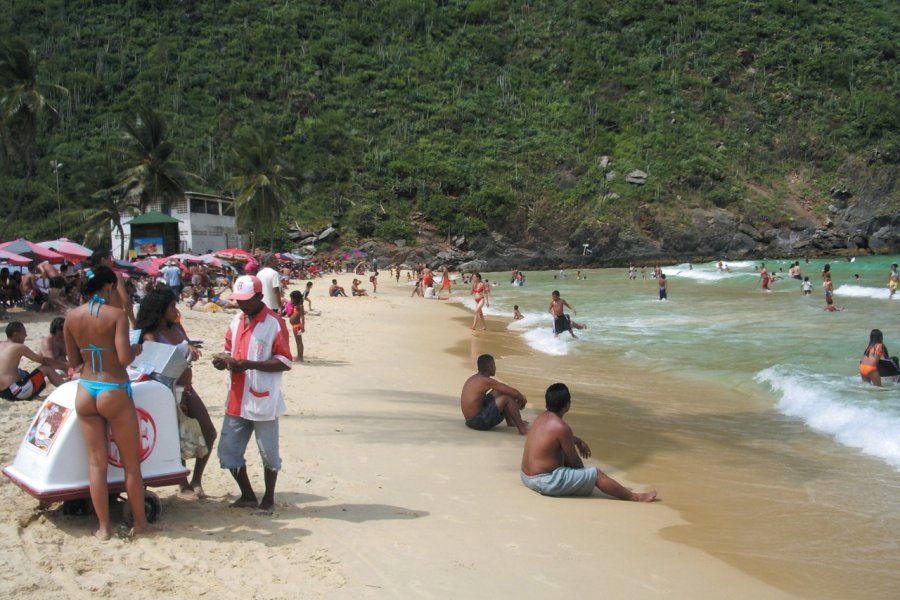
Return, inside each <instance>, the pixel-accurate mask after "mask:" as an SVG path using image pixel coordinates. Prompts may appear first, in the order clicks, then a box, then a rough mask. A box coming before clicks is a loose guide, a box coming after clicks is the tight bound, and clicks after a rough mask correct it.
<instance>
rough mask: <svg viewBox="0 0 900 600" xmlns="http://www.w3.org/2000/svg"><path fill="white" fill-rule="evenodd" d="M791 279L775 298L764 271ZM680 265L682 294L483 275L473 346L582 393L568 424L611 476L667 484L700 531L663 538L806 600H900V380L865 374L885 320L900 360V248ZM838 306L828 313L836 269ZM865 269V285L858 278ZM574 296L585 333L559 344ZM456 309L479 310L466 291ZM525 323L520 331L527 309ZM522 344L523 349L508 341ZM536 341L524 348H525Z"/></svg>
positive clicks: (609, 272) (623, 273)
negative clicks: (891, 290)
mask: <svg viewBox="0 0 900 600" xmlns="http://www.w3.org/2000/svg"><path fill="white" fill-rule="evenodd" d="M759 262H765V263H766V266H767V267H768V268H769V270H770V272H779V270H782V272H783V273H784V277H785V279H782V280H779V281H777V282H775V283H774V284H773V291H772V292H764V291H762V290H761V287H760V279H759V275H758V272H757V270H756V267H758V265H759ZM791 262H792V261H788V260H766V261H756V262H750V261H747V262H737V263H729V265H728V266H729V267H730V269H731V271H730V272H720V271H719V270H718V269H717V266H716V264H715V263H707V264H695V265H688V264H683V265H676V266H669V267H664V268H663V272H664V273H665V274H666V277H667V280H668V296H669V299H668V301H665V302H660V301H659V300H658V299H657V298H658V292H657V283H656V280H654V279H652V278H651V273H652V268H651V266H649V265H648V268H647V275H646V278H643V279H642V277H641V274H640V271H638V275H637V279H636V280H629V279H628V274H627V269H590V270H582V271H581V275H582V278H581V279H579V278H578V277H577V271H575V270H572V271H568V272H566V274H565V275H566V276H565V277H563V276H561V274H560V273H559V272H527V271H526V279H525V285H524V286H522V287H514V286H512V285H510V275H509V273H486V274H484V275H485V277H487V278H488V279H489V280H491V281H492V282H497V283H498V285H496V286H492V288H491V289H492V293H491V307H490V308H489V309H488V310H487V311H486V314H487V315H488V316H489V317H493V319H492V320H491V321H490V322H489V331H488V332H485V333H482V332H477V333H475V334H473V338H472V340H473V341H472V348H471V353H472V355H473V357H474V355H475V354H477V353H478V352H481V351H491V352H497V353H499V355H500V356H499V357H498V358H499V360H498V377H500V378H501V379H502V380H504V381H507V382H508V383H511V384H513V385H515V386H517V387H520V389H522V388H523V386H524V387H525V388H527V389H528V390H529V400H530V406H531V407H532V410H533V411H534V412H532V413H531V414H532V415H533V414H535V413H536V411H539V410H540V409H541V408H542V406H543V400H542V398H541V397H540V394H541V393H542V391H543V390H544V389H545V388H546V386H547V385H548V384H549V383H552V382H554V381H562V382H564V383H566V384H568V385H569V387H570V388H571V389H572V390H573V396H574V403H573V409H572V414H571V415H570V416H569V417H567V419H568V420H569V421H570V422H572V423H573V427H575V429H576V432H577V433H579V435H582V437H585V439H587V440H589V441H590V443H591V445H592V447H593V448H594V456H595V458H596V459H597V460H599V461H600V462H601V464H603V465H607V468H611V469H613V472H612V474H613V475H614V476H615V474H616V471H615V469H623V470H625V471H626V472H627V475H628V478H629V479H631V480H632V481H634V482H635V483H636V484H637V485H636V487H638V488H639V489H647V488H649V487H656V488H658V489H659V490H660V492H661V495H662V497H663V499H664V502H666V503H667V504H668V505H669V506H671V507H673V508H675V509H677V510H679V511H680V512H681V513H682V515H683V516H684V517H685V519H686V520H687V522H688V525H686V526H684V527H682V528H673V529H672V530H671V531H667V532H665V534H666V535H667V536H669V537H671V538H672V539H674V540H677V541H679V542H683V543H688V544H692V545H696V546H698V547H701V548H703V549H704V550H706V551H708V552H710V553H712V554H714V555H716V556H718V557H720V558H722V559H723V560H726V561H728V562H730V563H732V564H734V565H735V566H738V567H739V568H742V569H745V570H747V571H748V572H751V573H753V574H754V575H756V576H759V577H761V578H763V579H765V580H767V581H769V582H771V583H773V584H776V585H779V586H781V587H783V588H785V589H788V590H790V591H792V592H794V593H797V594H799V595H801V596H804V597H815V598H846V597H859V594H862V593H864V594H865V595H866V597H870V598H896V590H897V589H900V570H898V569H897V565H898V564H900V502H898V501H897V499H896V498H897V497H898V493H900V384H898V383H895V382H886V383H885V385H884V387H882V388H875V387H873V386H871V385H869V384H864V383H863V382H862V381H861V380H860V378H859V375H858V371H857V367H858V364H859V360H860V358H861V356H862V352H863V350H864V348H865V346H866V344H867V342H868V338H869V332H870V330H871V329H873V328H878V329H881V330H882V331H883V332H884V339H885V343H886V345H887V347H888V348H889V350H890V351H891V353H892V354H894V355H898V354H900V318H898V317H900V295H898V296H895V298H894V299H893V300H889V299H888V288H887V281H888V273H889V270H890V264H891V263H893V262H900V256H887V257H860V258H857V259H855V260H854V261H853V262H848V261H847V260H846V259H835V260H832V261H825V260H821V259H819V260H811V261H810V262H808V263H806V262H805V261H802V260H801V265H800V266H801V269H802V271H803V274H804V275H806V276H809V278H810V281H811V282H813V284H814V289H813V293H812V295H811V296H804V295H803V293H802V291H801V289H800V282H799V281H795V280H790V279H787V270H788V268H789V266H790V264H791ZM826 263H828V264H830V265H831V271H832V277H833V281H834V287H835V293H834V300H835V304H837V305H838V306H840V307H843V308H845V310H843V311H840V312H836V313H830V312H825V311H824V307H825V301H824V294H823V290H822V278H821V271H822V267H823V266H824V265H825V264H826ZM854 275H859V279H858V280H857V279H856V278H855V277H854ZM554 289H558V290H559V291H560V292H561V295H562V297H563V298H565V299H566V300H567V301H568V302H569V303H570V304H571V305H573V306H574V307H575V308H576V309H577V315H575V316H574V320H575V321H577V322H580V323H584V324H586V325H587V329H586V330H576V335H577V336H578V339H571V338H570V336H569V335H568V334H562V335H560V336H559V337H558V338H556V337H554V336H553V333H552V329H551V318H550V315H549V313H548V312H547V308H548V305H549V303H550V292H551V291H553V290H554ZM453 296H454V299H455V300H456V301H459V302H462V303H463V304H464V305H465V306H467V307H469V308H472V307H473V306H474V303H473V301H472V299H471V296H470V295H468V288H465V287H464V286H462V285H457V286H456V287H455V288H454V293H453ZM515 304H517V305H519V308H520V310H521V311H522V312H523V314H524V315H525V319H523V320H521V321H515V322H514V321H512V319H511V316H512V312H513V305H515ZM510 341H518V342H521V344H519V343H508V342H510ZM523 348H524V351H523Z"/></svg>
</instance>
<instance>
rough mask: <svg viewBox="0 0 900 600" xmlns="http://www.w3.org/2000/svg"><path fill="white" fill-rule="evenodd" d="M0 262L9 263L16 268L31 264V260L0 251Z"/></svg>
mask: <svg viewBox="0 0 900 600" xmlns="http://www.w3.org/2000/svg"><path fill="white" fill-rule="evenodd" d="M0 262H5V263H9V264H11V265H13V266H16V267H24V266H26V265H30V264H31V259H30V258H28V257H25V256H22V255H20V254H14V253H12V252H7V251H6V250H0Z"/></svg>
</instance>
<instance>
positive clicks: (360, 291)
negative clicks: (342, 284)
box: [350, 279, 369, 296]
mask: <svg viewBox="0 0 900 600" xmlns="http://www.w3.org/2000/svg"><path fill="white" fill-rule="evenodd" d="M360 284H362V281H360V280H359V279H354V280H353V283H352V284H351V285H350V291H351V292H352V293H353V295H354V296H368V295H369V293H368V292H367V291H366V290H364V289H362V288H361V287H359V286H360Z"/></svg>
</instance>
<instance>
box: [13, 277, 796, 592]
mask: <svg viewBox="0 0 900 600" xmlns="http://www.w3.org/2000/svg"><path fill="white" fill-rule="evenodd" d="M330 278H331V277H328V278H327V279H330ZM351 278H352V275H348V274H341V275H339V276H337V279H338V280H339V282H340V283H342V284H345V283H349V280H350V279H351ZM293 287H294V288H296V287H297V286H296V285H295V286H293ZM324 288H325V285H324V281H322V280H317V281H316V287H315V288H314V291H313V306H314V307H315V308H316V311H317V312H319V313H320V314H319V315H318V316H311V317H310V319H309V321H308V333H307V334H306V335H304V342H305V345H306V356H307V359H308V360H309V362H308V363H304V364H298V365H295V366H294V368H293V369H292V371H290V372H288V373H287V374H286V375H285V379H284V386H283V387H284V391H285V395H286V399H287V403H288V413H287V414H286V415H285V416H284V417H283V418H282V420H281V438H280V439H281V452H282V455H283V457H284V469H283V471H282V472H281V474H280V476H279V482H278V488H277V490H276V509H275V512H274V514H273V515H271V516H266V515H260V514H257V513H256V512H255V511H249V510H239V509H232V508H228V506H227V504H228V502H229V501H230V500H231V499H233V498H234V497H235V495H236V492H237V488H236V485H235V484H234V482H233V481H232V480H231V478H230V476H229V475H228V474H227V472H225V471H223V470H222V469H220V468H219V467H218V464H214V463H216V462H217V461H216V460H215V459H213V460H211V464H210V465H209V467H208V469H207V474H206V476H205V478H204V489H205V490H206V492H207V494H209V495H210V498H209V499H208V500H205V501H194V502H191V501H186V500H182V499H180V498H178V497H177V496H176V495H175V488H161V489H157V490H155V491H157V493H159V494H160V496H161V498H162V503H163V512H162V516H161V519H160V523H159V524H160V525H161V526H163V527H164V528H165V531H164V532H163V533H162V534H160V535H157V536H154V537H147V538H138V539H136V540H134V541H133V542H130V543H129V542H127V541H125V540H121V539H113V540H112V541H110V542H108V543H106V544H98V543H96V542H95V541H94V539H93V538H92V537H91V535H90V533H91V531H92V527H93V525H94V521H93V519H92V518H91V517H88V518H84V517H71V516H65V515H62V512H61V510H59V509H58V508H55V509H51V510H48V511H39V510H36V509H35V506H36V504H37V501H36V500H34V499H33V498H31V497H30V496H28V495H27V494H26V493H24V492H22V491H21V490H20V489H19V488H17V487H16V486H14V485H12V484H11V483H10V482H9V481H7V480H5V478H4V480H3V483H4V484H5V485H0V497H2V498H3V499H4V500H5V501H6V503H7V506H8V507H9V508H8V510H7V511H6V513H5V516H4V517H3V518H2V519H0V531H2V532H3V533H2V537H0V539H2V542H0V544H2V547H3V549H4V550H5V552H4V555H5V556H7V557H9V559H8V563H9V565H10V566H11V567H12V568H11V569H10V573H11V574H12V575H11V576H10V578H9V579H8V580H7V581H5V582H4V583H2V584H0V592H2V593H3V594H4V595H5V596H9V597H13V596H15V597H19V598H37V597H38V596H40V597H45V596H46V594H47V593H48V592H51V593H52V592H54V591H56V592H65V593H66V594H67V595H69V596H70V597H80V596H84V597H86V596H88V595H92V594H96V593H103V594H108V595H110V596H112V597H119V596H124V595H125V594H126V593H127V594H128V595H129V597H131V598H157V597H160V596H164V597H173V598H182V597H184V598H187V597H195V596H196V593H197V590H204V591H206V592H207V593H212V594H217V595H219V596H221V597H226V598H228V597H246V596H247V595H253V594H256V595H259V596H260V597H293V596H295V595H296V592H297V590H298V589H303V590H304V595H305V596H306V597H312V598H339V597H348V598H350V597H352V598H360V597H364V598H368V597H372V598H374V597H384V596H385V595H388V596H390V597H409V596H411V595H413V594H416V595H422V596H426V597H447V596H448V595H449V594H464V595H466V596H469V597H473V598H487V597H497V596H500V597H507V596H512V595H514V594H515V595H517V596H520V597H526V598H529V597H532V598H537V597H541V598H546V597H563V596H569V595H572V594H575V593H584V591H585V590H587V589H593V588H598V587H599V588H600V589H602V590H604V592H606V593H611V594H613V595H616V596H624V595H626V594H627V595H632V596H635V595H636V596H637V597H658V596H669V597H684V596H688V595H691V596H699V597H714V596H717V595H719V594H720V593H721V590H722V589H723V588H726V587H727V589H729V590H730V592H729V596H730V597H735V598H759V597H769V598H780V597H785V598H787V597H792V596H791V595H790V594H788V593H785V592H783V591H781V590H779V589H777V588H775V587H772V586H770V585H768V584H766V583H765V582H763V581H761V580H759V579H757V578H754V577H753V576H751V575H748V574H746V573H744V572H742V571H740V570H738V569H736V568H734V567H732V566H730V565H728V564H726V563H725V562H722V561H721V560H719V559H716V558H714V557H712V556H710V555H708V554H707V553H705V552H703V551H701V550H698V549H697V548H694V547H692V546H689V545H685V544H681V543H675V542H672V541H669V540H667V539H665V532H666V531H667V530H669V529H671V528H677V527H682V526H684V525H686V524H687V523H686V522H685V521H684V519H682V518H681V517H680V516H679V514H678V512H677V511H676V510H675V509H674V508H672V507H669V506H666V502H665V501H666V490H665V489H662V490H660V492H661V498H662V500H663V501H662V502H658V503H654V504H651V505H642V504H638V503H629V502H622V501H615V500H607V499H602V498H600V497H597V496H595V497H592V498H589V499H578V498H569V499H563V498H545V497H542V496H540V495H538V494H535V493H534V492H531V491H530V490H527V489H526V488H525V487H524V486H522V484H521V482H520V481H519V479H518V463H519V460H520V458H521V447H522V446H521V445H522V438H521V436H519V435H517V433H516V432H515V430H514V429H513V430H509V429H507V428H505V427H502V426H501V427H499V428H497V429H496V430H494V431H491V432H474V431H470V430H468V429H466V428H465V426H464V425H463V420H462V415H461V414H460V411H459V397H458V394H459V388H460V387H461V385H462V382H463V381H464V379H465V378H466V377H468V376H469V375H471V373H473V372H474V367H473V366H469V365H470V364H472V363H473V362H474V356H477V355H478V354H481V353H483V352H491V353H494V354H495V356H497V360H498V371H499V373H498V375H499V378H500V379H503V380H505V381H507V382H509V383H511V384H512V385H515V386H516V387H519V388H520V389H522V391H523V392H525V393H526V395H527V396H528V398H529V408H528V409H526V412H527V415H528V417H526V418H529V420H530V419H531V418H533V416H534V415H535V414H537V412H539V411H540V409H541V408H542V405H543V402H542V394H543V387H546V384H544V386H543V387H541V386H539V385H538V384H537V383H534V384H531V383H528V381H527V379H523V381H525V382H526V384H525V385H522V384H521V383H520V381H519V373H518V372H517V371H519V370H520V367H519V366H518V363H520V362H522V363H524V362H526V361H525V358H527V356H528V355H529V353H528V352H527V351H526V350H525V346H524V343H522V342H521V340H519V339H518V337H517V336H516V335H515V334H514V333H510V332H505V331H504V332H503V333H506V334H507V335H500V334H501V332H500V331H489V332H488V334H487V335H484V334H482V333H480V332H479V333H474V334H473V332H472V331H471V329H469V326H468V323H466V321H467V319H466V316H464V315H468V318H469V319H470V318H471V312H468V311H466V309H465V307H463V306H461V305H459V308H461V309H462V312H457V311H456V310H455V309H452V310H448V309H447V308H446V306H445V305H446V304H451V303H448V302H440V301H438V302H427V301H423V300H421V299H419V298H410V297H409V292H410V288H409V287H408V286H406V285H404V284H403V283H401V284H395V283H394V282H390V281H387V278H385V281H384V283H383V284H382V286H381V290H382V291H381V292H380V293H379V294H378V296H377V297H375V298H372V297H369V298H352V297H351V298H328V297H326V296H325V295H324V291H325V289H324ZM292 289H293V288H292ZM458 290H459V288H458ZM456 293H457V295H459V294H461V293H463V292H461V291H457V292H456ZM454 304H455V303H454ZM184 315H185V316H184V320H185V327H186V328H187V331H188V333H189V334H190V335H191V337H192V338H203V339H204V340H205V342H206V344H205V346H204V357H203V358H202V359H201V360H200V361H199V362H198V363H197V364H196V366H195V378H196V380H195V386H196V387H197V388H198V389H199V390H201V396H202V397H203V399H204V401H205V402H206V404H207V406H208V407H209V410H210V413H211V416H212V418H213V422H214V423H215V424H216V427H217V428H219V427H220V425H221V419H222V414H223V411H222V405H223V402H224V394H225V384H224V381H223V378H222V376H221V374H220V373H218V372H217V371H215V370H214V369H212V367H211V365H210V363H209V357H211V356H213V355H214V354H215V353H216V352H218V351H219V350H220V349H221V347H222V343H223V337H224V330H225V328H226V326H227V323H228V322H229V321H230V317H229V316H227V315H223V314H208V313H198V312H196V311H187V310H185V311H184ZM51 316H52V315H46V322H49V319H50V318H51ZM43 318H44V317H43V316H42V317H40V318H38V319H35V320H33V321H30V322H31V323H33V324H32V325H30V326H29V340H28V343H29V345H31V346H32V347H34V346H35V345H36V341H37V339H38V336H39V334H40V335H43V331H38V329H43V327H41V326H40V325H38V323H43V322H45V321H44V320H43ZM494 322H497V323H499V322H500V320H498V319H489V320H488V326H489V327H491V326H492V323H494ZM520 344H521V345H520ZM292 349H293V342H292ZM520 350H521V353H520ZM539 358H540V357H539ZM535 381H536V380H535ZM37 408H38V403H36V402H32V403H5V404H3V405H2V408H0V425H2V431H3V443H2V444H0V458H2V460H3V462H4V466H5V465H6V464H10V462H11V460H12V457H13V456H14V455H15V452H16V450H17V448H18V442H19V440H20V439H21V437H22V435H23V434H24V431H25V428H26V427H27V424H28V423H29V422H30V419H31V417H32V416H33V414H34V412H35V411H36V410H37ZM576 430H577V429H576ZM592 446H594V449H595V455H596V456H598V457H599V458H600V460H607V459H609V460H611V461H612V463H613V464H614V465H615V467H616V468H611V469H610V474H611V475H613V476H614V477H616V478H617V479H621V480H622V482H623V483H624V484H626V485H631V484H632V482H631V481H629V477H628V476H629V475H631V476H633V477H636V478H637V479H639V480H641V481H643V477H641V476H640V475H637V473H638V471H632V468H631V467H627V471H625V472H624V473H623V472H622V471H619V467H621V468H622V469H623V470H624V469H625V465H619V464H617V463H616V461H615V460H614V459H610V458H609V454H608V453H607V452H606V451H605V449H604V448H603V447H602V445H601V444H598V443H597V442H593V443H592ZM247 459H248V471H249V474H250V478H251V481H252V482H253V484H254V486H255V487H257V488H259V487H260V486H261V477H262V475H261V466H260V462H259V458H258V456H257V455H256V451H255V448H254V447H253V444H251V445H250V447H249V448H248V452H247ZM596 462H597V461H591V463H590V464H595V463H596ZM602 464H603V466H604V467H606V466H608V465H606V463H602ZM651 483H652V482H651ZM634 487H636V488H639V489H645V488H648V489H649V488H650V487H652V486H651V485H646V486H645V485H643V484H641V485H635V486H634ZM116 510H119V509H116ZM116 517H117V512H115V511H114V512H113V518H114V519H115V518H116ZM135 574H138V575H137V576H136V575H135Z"/></svg>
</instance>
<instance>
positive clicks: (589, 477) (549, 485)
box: [520, 383, 656, 502]
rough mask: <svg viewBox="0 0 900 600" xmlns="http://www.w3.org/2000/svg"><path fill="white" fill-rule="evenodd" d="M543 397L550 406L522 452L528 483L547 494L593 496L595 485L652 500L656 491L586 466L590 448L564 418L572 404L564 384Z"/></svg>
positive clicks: (628, 496)
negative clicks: (634, 488) (633, 487)
mask: <svg viewBox="0 0 900 600" xmlns="http://www.w3.org/2000/svg"><path fill="white" fill-rule="evenodd" d="M544 399H545V402H546V407H547V410H546V411H545V412H544V413H542V414H541V415H540V416H538V418H537V419H535V420H534V424H532V426H531V430H530V431H529V432H528V437H527V438H526V439H525V449H524V451H523V452H522V473H521V474H520V476H521V478H522V483H523V484H525V487H527V488H529V489H531V490H534V491H536V492H538V493H540V494H543V495H544V496H590V495H591V493H592V492H593V491H594V488H595V487H596V488H598V489H599V490H600V491H601V492H603V493H604V494H607V495H609V496H612V497H614V498H619V499H620V500H631V501H633V502H653V501H654V500H655V499H656V492H655V491H650V492H643V493H635V492H632V491H631V490H629V489H627V488H625V487H623V486H622V484H620V483H619V482H617V481H616V480H615V479H612V478H611V477H609V476H607V475H606V474H605V473H603V471H601V470H600V469H598V468H597V467H585V466H584V463H583V462H582V461H581V459H582V457H583V458H589V457H590V456H591V449H590V447H589V446H588V445H587V444H586V443H585V442H584V440H582V439H581V438H579V437H576V436H575V434H574V433H573V432H572V428H571V427H569V424H568V423H566V422H565V421H563V416H565V414H566V413H567V412H569V408H571V406H572V396H571V394H570V393H569V388H568V387H566V385H565V384H562V383H554V384H553V385H551V386H550V387H548V388H547V392H546V393H545V394H544ZM579 454H580V455H581V456H579Z"/></svg>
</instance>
